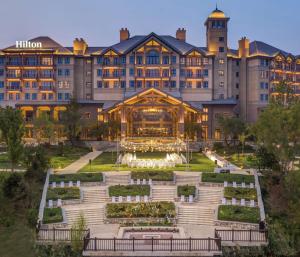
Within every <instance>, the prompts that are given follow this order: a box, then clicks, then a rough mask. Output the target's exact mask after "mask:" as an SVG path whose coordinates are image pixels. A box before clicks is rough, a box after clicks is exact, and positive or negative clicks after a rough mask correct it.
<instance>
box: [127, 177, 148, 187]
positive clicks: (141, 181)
mask: <svg viewBox="0 0 300 257" xmlns="http://www.w3.org/2000/svg"><path fill="white" fill-rule="evenodd" d="M130 184H131V185H152V179H151V178H150V179H149V180H148V181H147V180H146V179H145V178H144V179H139V178H138V179H137V180H134V179H131V180H130Z"/></svg>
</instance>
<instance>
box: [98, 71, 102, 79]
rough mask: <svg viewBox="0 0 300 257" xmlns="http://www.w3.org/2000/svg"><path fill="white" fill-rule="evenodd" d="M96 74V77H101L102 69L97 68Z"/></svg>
mask: <svg viewBox="0 0 300 257" xmlns="http://www.w3.org/2000/svg"><path fill="white" fill-rule="evenodd" d="M97 76H98V77H101V76H102V69H98V70H97Z"/></svg>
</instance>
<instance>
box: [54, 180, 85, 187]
mask: <svg viewBox="0 0 300 257" xmlns="http://www.w3.org/2000/svg"><path fill="white" fill-rule="evenodd" d="M58 185H59V187H65V186H68V187H74V186H75V187H80V181H79V180H78V181H76V183H75V182H73V181H69V183H65V182H64V181H61V182H60V183H56V182H52V183H51V184H50V186H51V187H52V188H56V187H57V186H58Z"/></svg>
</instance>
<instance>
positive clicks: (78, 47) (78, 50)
mask: <svg viewBox="0 0 300 257" xmlns="http://www.w3.org/2000/svg"><path fill="white" fill-rule="evenodd" d="M87 47H88V45H87V43H86V42H85V40H84V39H83V38H80V39H78V38H75V40H74V41H73V52H74V54H78V55H83V54H84V53H85V51H86V49H87Z"/></svg>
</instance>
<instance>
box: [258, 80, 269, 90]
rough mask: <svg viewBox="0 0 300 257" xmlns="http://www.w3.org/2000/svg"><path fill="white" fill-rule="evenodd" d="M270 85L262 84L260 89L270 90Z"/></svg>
mask: <svg viewBox="0 0 300 257" xmlns="http://www.w3.org/2000/svg"><path fill="white" fill-rule="evenodd" d="M268 88H269V83H268V82H260V89H268Z"/></svg>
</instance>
